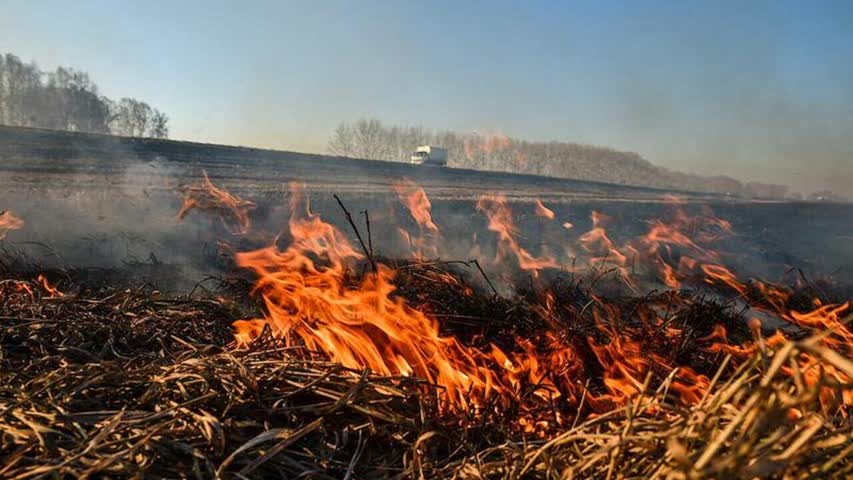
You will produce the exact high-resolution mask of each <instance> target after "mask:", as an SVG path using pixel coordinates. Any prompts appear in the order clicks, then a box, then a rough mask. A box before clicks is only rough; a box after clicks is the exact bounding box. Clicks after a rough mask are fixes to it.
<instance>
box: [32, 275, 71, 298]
mask: <svg viewBox="0 0 853 480" xmlns="http://www.w3.org/2000/svg"><path fill="white" fill-rule="evenodd" d="M36 280H37V281H38V282H39V283H40V284H41V286H42V288H44V290H45V291H46V292H47V293H49V294H50V295H51V296H54V297H64V296H65V294H64V293H62V292H60V291H59V290H58V289H57V288H56V287H54V286H53V285H51V284H50V282H48V280H47V277H46V276H45V275H44V274H39V276H38V277H37V278H36Z"/></svg>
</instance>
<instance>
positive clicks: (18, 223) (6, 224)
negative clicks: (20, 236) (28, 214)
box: [0, 211, 24, 240]
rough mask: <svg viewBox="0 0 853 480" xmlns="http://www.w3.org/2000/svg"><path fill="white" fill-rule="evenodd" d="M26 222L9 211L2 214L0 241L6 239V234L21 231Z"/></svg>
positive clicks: (0, 215)
mask: <svg viewBox="0 0 853 480" xmlns="http://www.w3.org/2000/svg"><path fill="white" fill-rule="evenodd" d="M23 226H24V221H23V220H21V219H20V218H18V217H16V216H15V214H14V213H12V212H9V211H4V212H0V240H3V239H4V238H6V234H7V233H9V232H10V231H12V230H20V229H21V227H23Z"/></svg>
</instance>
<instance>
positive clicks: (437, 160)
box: [411, 145, 447, 167]
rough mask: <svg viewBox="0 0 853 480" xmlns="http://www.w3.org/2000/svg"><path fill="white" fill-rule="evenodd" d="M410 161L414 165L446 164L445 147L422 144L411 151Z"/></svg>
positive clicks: (442, 165)
mask: <svg viewBox="0 0 853 480" xmlns="http://www.w3.org/2000/svg"><path fill="white" fill-rule="evenodd" d="M411 161H412V163H413V164H415V165H430V166H434V167H446V166H447V149H446V148H441V147H434V146H432V145H422V146H420V147H418V148H416V149H415V151H414V153H412V158H411Z"/></svg>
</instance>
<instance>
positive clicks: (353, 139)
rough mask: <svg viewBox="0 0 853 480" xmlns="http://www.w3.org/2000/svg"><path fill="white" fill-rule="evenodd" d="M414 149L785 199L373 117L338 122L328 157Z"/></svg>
mask: <svg viewBox="0 0 853 480" xmlns="http://www.w3.org/2000/svg"><path fill="white" fill-rule="evenodd" d="M418 145H437V146H441V147H445V148H447V149H448V156H449V161H448V165H450V166H453V167H460V168H471V169H476V170H494V171H503V172H513V173H527V174H534V175H545V176H550V177H561V178H574V179H580V180H591V181H598V182H607V183H616V184H622V185H636V186H644V187H657V188H665V189H675V190H686V191H693V192H714V193H722V194H728V195H732V196H738V197H750V198H774V199H782V198H790V197H796V195H791V194H790V193H789V190H788V187H787V186H785V185H773V184H765V183H757V182H750V183H741V182H739V181H737V180H735V179H733V178H730V177H725V176H717V177H705V176H700V175H692V174H687V173H681V172H676V171H672V170H668V169H666V168H662V167H658V166H655V165H653V164H652V163H651V162H649V161H648V160H645V159H644V158H643V157H641V156H640V155H639V154H637V153H634V152H622V151H618V150H613V149H610V148H604V147H596V146H591V145H581V144H577V143H569V142H528V141H524V140H518V139H515V138H508V137H505V136H501V135H482V134H475V133H456V132H432V131H429V130H426V129H424V128H421V127H400V126H389V125H383V124H382V123H381V122H380V121H379V120H376V119H361V120H358V121H356V122H352V123H342V124H340V125H339V126H338V128H337V129H336V130H335V133H334V134H333V135H332V139H331V140H330V142H329V147H328V148H329V153H331V154H333V155H340V156H346V157H355V158H368V159H374V160H388V161H408V159H409V156H410V155H411V152H412V151H414V149H415V147H417V146H418Z"/></svg>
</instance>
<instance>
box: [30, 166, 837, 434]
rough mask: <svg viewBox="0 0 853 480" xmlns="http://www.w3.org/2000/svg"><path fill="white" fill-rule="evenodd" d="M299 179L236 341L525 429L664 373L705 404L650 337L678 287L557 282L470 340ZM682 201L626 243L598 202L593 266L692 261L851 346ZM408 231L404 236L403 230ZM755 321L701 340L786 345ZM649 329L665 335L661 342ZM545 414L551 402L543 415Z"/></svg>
mask: <svg viewBox="0 0 853 480" xmlns="http://www.w3.org/2000/svg"><path fill="white" fill-rule="evenodd" d="M292 190H293V195H291V197H290V209H291V212H292V214H291V217H290V220H289V223H288V226H289V231H290V237H291V238H292V240H291V242H290V244H289V245H288V246H287V247H286V248H284V249H281V248H279V247H278V246H276V245H270V246H268V247H265V248H261V249H258V250H254V251H249V252H242V253H237V254H236V255H235V256H236V261H237V264H238V265H240V266H241V267H243V268H246V269H249V270H250V271H252V272H253V273H254V274H255V275H256V276H257V281H256V283H255V288H254V292H255V293H256V294H258V295H259V296H260V297H261V298H262V300H263V303H264V306H265V313H264V315H263V317H262V318H254V319H246V320H240V321H237V322H235V323H234V328H235V331H236V333H235V338H236V340H237V342H238V343H239V344H240V345H246V344H249V343H250V342H252V341H253V340H254V339H256V338H258V337H259V336H261V335H262V334H263V333H264V332H265V331H268V332H269V334H271V335H273V336H274V337H277V338H280V339H282V340H283V341H284V342H285V343H286V344H287V345H289V346H299V347H304V350H303V351H304V352H305V354H310V355H313V354H320V355H322V356H324V357H325V358H328V359H329V360H331V361H334V362H337V363H340V364H341V365H343V366H344V367H347V368H349V369H354V370H360V371H364V370H370V371H371V372H374V373H377V374H381V375H386V376H396V377H416V378H419V379H422V380H424V381H425V382H428V383H429V384H430V385H433V386H435V387H437V389H438V390H437V391H438V393H439V400H440V409H442V410H446V411H469V412H472V413H473V414H474V417H477V416H478V415H487V414H488V413H489V411H494V410H499V409H501V408H504V407H509V406H512V407H513V408H517V410H516V411H517V412H518V426H519V428H521V429H522V430H523V431H526V432H540V433H541V432H542V431H545V430H549V429H551V428H554V427H561V426H565V425H564V424H563V423H562V422H563V417H562V416H561V415H562V414H561V413H560V408H556V407H555V405H556V402H559V405H561V407H565V406H577V405H579V403H580V402H581V400H580V399H581V398H586V399H588V405H590V407H591V408H592V409H593V410H594V411H599V412H600V411H605V410H608V409H612V408H613V407H614V406H618V405H625V404H626V403H628V402H630V401H631V399H632V398H634V397H636V396H637V395H639V394H641V392H642V391H643V389H644V388H645V383H646V381H647V379H649V378H656V379H658V381H660V380H661V379H663V378H664V377H665V376H666V375H671V379H670V384H669V386H670V388H671V391H672V392H674V394H675V395H677V397H678V398H680V399H681V401H682V402H685V403H694V402H698V401H700V400H701V399H702V398H703V397H704V395H705V394H706V393H707V392H708V389H709V388H710V384H711V382H710V380H709V378H708V377H707V376H705V375H703V374H701V373H699V372H697V371H695V370H693V369H691V368H690V367H688V366H687V365H684V364H681V363H679V362H681V361H682V360H679V359H678V356H677V355H674V354H673V353H672V352H674V351H675V350H677V349H675V348H673V349H672V352H669V353H668V352H667V351H666V349H662V350H661V349H658V350H656V349H655V348H653V346H654V345H655V343H656V342H664V346H665V345H666V344H665V342H667V341H669V342H680V341H682V339H683V338H685V337H684V333H685V332H684V331H683V330H682V328H683V327H678V326H676V325H674V322H671V321H670V319H668V318H666V316H667V315H668V314H667V313H664V312H667V311H669V310H670V308H671V307H672V305H673V304H677V305H680V306H682V307H688V306H690V304H691V302H692V301H693V300H691V298H692V297H691V296H690V295H689V294H685V293H682V292H677V291H675V292H671V293H670V294H668V295H667V296H666V297H665V298H661V299H659V300H648V301H647V303H642V304H639V305H635V306H633V307H631V308H630V309H629V308H625V309H624V310H623V306H622V305H621V304H619V303H617V302H607V301H604V300H603V299H600V298H598V297H595V296H593V300H592V301H591V302H590V303H589V304H588V305H586V306H584V307H583V309H582V310H580V311H575V310H572V308H571V307H567V306H565V305H564V306H561V307H558V302H557V297H556V296H555V294H554V292H547V294H545V295H544V299H543V300H542V304H541V305H539V306H537V307H535V308H536V309H537V310H536V311H537V312H540V314H541V319H543V320H544V321H545V325H544V326H543V327H542V329H540V330H537V331H533V332H526V333H525V335H524V336H523V337H522V336H519V335H517V334H516V335H514V336H511V337H510V339H509V340H507V339H505V338H504V339H501V340H500V344H498V343H497V340H495V341H494V342H491V343H489V342H485V341H478V342H471V341H463V340H460V339H459V338H457V337H455V336H452V335H450V334H448V333H447V332H446V331H443V328H442V324H441V323H440V322H439V321H438V320H437V319H436V317H434V316H432V315H431V314H430V313H429V312H428V311H425V310H422V309H419V308H415V307H414V306H413V305H412V304H409V303H408V302H407V301H406V300H405V299H404V298H403V297H402V296H401V295H399V294H398V292H397V287H396V285H395V280H397V276H398V273H397V272H396V271H395V270H393V269H392V268H390V267H389V266H387V265H384V264H382V263H378V264H377V270H376V272H375V273H374V274H369V275H365V276H363V278H360V279H359V277H357V276H356V275H354V274H353V272H354V271H356V270H357V267H358V265H359V264H360V262H363V261H364V260H365V259H364V256H363V254H362V253H360V252H359V251H358V250H357V249H355V248H354V247H353V245H352V244H351V242H350V241H349V240H348V238H347V237H346V235H345V234H343V233H342V232H341V231H340V230H338V229H337V228H336V227H335V226H333V225H331V224H329V223H326V222H324V221H323V220H322V219H321V218H320V216H319V215H316V214H314V213H312V212H311V209H310V205H309V203H308V201H307V197H305V195H304V194H303V192H302V190H301V188H300V187H299V186H298V185H294V186H292ZM395 191H396V192H397V194H398V196H399V198H400V200H401V202H403V203H404V205H406V207H407V208H408V210H409V212H410V213H411V214H412V217H413V218H414V219H415V221H416V222H417V223H418V225H419V227H420V228H421V230H422V233H430V234H433V233H434V234H435V235H438V234H439V233H440V230H439V229H438V226H437V225H436V224H435V222H434V221H433V218H432V213H431V205H430V202H429V199H428V198H427V196H426V194H425V193H424V192H423V190H422V189H421V188H420V187H418V186H417V185H415V184H413V183H410V182H409V183H403V184H400V185H398V186H395ZM225 193H227V192H225ZM229 195H230V194H229ZM226 198H228V197H226ZM233 198H236V197H233ZM477 207H478V209H479V210H480V211H481V212H483V213H484V214H485V215H486V216H487V217H488V220H489V230H490V231H492V232H495V233H496V234H497V235H498V250H499V252H498V258H497V259H496V261H500V260H502V259H504V258H506V257H510V258H514V259H515V260H516V261H517V262H518V264H519V266H520V267H521V268H522V269H523V270H528V271H531V272H532V273H533V274H534V275H535V274H537V273H538V272H539V271H540V270H542V269H545V268H554V267H556V266H557V262H556V260H555V259H553V258H551V257H542V258H539V257H535V256H533V255H532V254H531V253H530V252H528V251H527V250H525V249H524V248H522V247H521V246H520V244H519V241H518V235H519V231H518V227H517V225H516V224H515V222H514V219H513V215H512V211H511V210H510V209H509V207H508V205H507V203H506V199H505V198H504V197H501V196H484V197H481V198H480V199H479V201H478V204H477ZM679 212H680V207H679V209H678V210H677V212H676V215H675V218H674V220H673V221H672V222H669V223H664V222H651V223H650V227H649V231H648V232H647V234H646V235H643V236H641V237H638V238H635V239H633V240H631V241H628V242H626V243H625V244H623V245H621V246H619V245H617V243H616V242H615V241H614V240H612V239H611V237H610V236H609V235H608V233H607V231H606V228H605V227H606V225H607V224H608V222H610V221H611V219H609V218H608V217H606V216H605V215H602V214H600V213H598V212H594V213H593V217H592V220H593V228H592V229H591V230H590V231H589V232H587V233H585V234H584V235H582V236H581V237H580V238H579V241H580V242H581V244H582V245H583V246H584V248H585V250H586V251H587V252H588V253H589V254H590V255H591V256H592V259H593V260H592V262H591V264H592V265H595V262H599V263H604V262H608V263H613V264H616V265H618V266H619V267H620V268H621V269H623V270H625V271H626V272H627V267H628V264H629V262H628V258H629V255H631V256H632V257H634V258H638V259H640V260H641V261H643V262H645V263H646V264H647V266H648V267H650V268H652V270H653V271H654V272H657V273H658V274H660V275H662V281H664V282H665V283H666V284H667V285H670V286H671V287H672V288H680V287H681V286H683V284H684V282H686V281H687V280H688V276H687V274H688V273H691V272H694V273H702V274H703V275H704V281H705V282H707V283H722V284H724V285H728V286H730V287H731V288H733V289H734V290H735V291H736V292H738V293H739V294H740V295H741V297H743V299H745V300H746V299H748V294H750V293H752V290H756V291H758V292H760V293H761V295H762V297H761V302H762V304H761V308H762V309H764V310H765V311H767V312H772V313H774V314H775V315H776V317H778V318H780V319H782V320H785V321H787V322H789V323H792V324H796V325H800V326H801V327H803V328H808V329H813V330H819V331H824V332H827V333H826V334H825V335H824V337H823V339H822V341H823V342H824V343H825V344H827V345H830V346H832V347H834V348H836V349H837V350H838V351H848V350H849V345H850V344H851V341H853V338H851V335H852V334H851V331H850V330H849V327H848V326H847V325H846V324H845V323H844V318H845V316H847V315H849V313H850V304H849V302H848V303H844V304H839V305H833V304H826V305H824V304H820V303H819V302H817V303H815V308H814V309H813V310H811V311H806V312H800V311H792V310H789V309H786V305H787V304H788V301H789V300H790V292H788V291H787V290H785V289H784V288H782V287H779V286H777V285H773V284H769V283H761V282H757V281H756V282H753V283H752V285H755V286H756V288H755V289H752V290H751V289H749V288H747V285H746V284H744V283H742V282H741V281H740V280H738V279H737V277H736V275H735V274H734V273H733V272H732V271H731V270H730V269H728V268H727V267H725V266H723V265H721V264H717V263H713V262H712V261H713V260H718V259H719V258H720V256H721V255H720V254H719V253H718V252H716V251H714V250H713V249H712V248H709V246H708V245H709V244H710V243H712V242H713V241H714V240H715V239H716V238H718V237H719V236H720V235H725V234H727V231H728V230H729V228H730V225H728V223H727V222H723V221H718V220H717V219H715V217H710V216H707V215H706V216H704V217H690V216H688V215H686V214H682V213H679ZM691 232H692V234H691ZM401 234H403V235H408V233H407V232H405V230H402V231H401ZM626 274H627V273H626ZM433 279H434V280H435V281H438V282H445V283H448V284H450V285H452V286H454V287H457V286H458V287H460V288H463V287H464V288H466V289H467V290H466V291H467V292H468V294H469V295H470V294H471V291H470V288H468V287H465V285H464V284H463V283H461V282H459V280H458V279H456V278H455V277H454V276H452V275H450V274H448V273H443V272H439V273H436V274H435V275H434V277H433ZM39 281H40V282H44V285H43V286H44V288H45V289H46V290H47V289H48V287H49V284H47V282H46V280H44V279H43V278H41V277H40V279H39ZM54 291H55V289H54ZM589 316H591V318H592V319H593V323H592V325H589V322H588V319H589V318H590V317H589ZM585 319H587V320H586V323H582V322H584V321H585ZM621 319H625V320H621ZM710 320H713V319H710ZM575 324H578V325H581V324H583V325H587V327H585V328H584V330H582V331H583V333H582V334H576V333H568V332H569V330H570V329H568V328H566V327H567V325H575ZM749 325H750V327H751V329H752V331H753V335H754V337H755V339H754V341H751V342H750V341H747V342H743V343H742V344H732V343H731V342H730V341H729V339H728V335H727V332H726V329H725V328H724V327H723V326H722V325H719V324H715V325H712V330H711V332H712V333H711V334H709V335H707V336H705V337H702V338H699V339H696V340H694V341H695V342H696V345H697V348H699V349H700V351H702V352H707V353H706V354H730V355H732V357H733V359H735V361H736V362H737V361H746V360H747V359H748V358H749V357H750V356H751V355H752V354H754V353H755V352H757V351H764V349H768V348H778V347H780V346H781V345H782V344H783V343H784V342H786V339H785V336H784V335H783V334H782V332H781V331H777V332H776V333H775V334H773V335H772V336H770V337H769V338H762V331H761V327H760V324H759V322H757V321H756V322H750V324H749ZM650 332H653V333H652V334H650ZM653 338H655V339H656V340H655V341H651V340H652V339H653ZM661 339H663V340H661ZM481 340H483V339H481ZM845 349H847V350H845ZM798 365H799V367H798V369H799V370H800V371H801V372H803V373H804V375H805V378H806V379H807V381H809V382H814V383H815V384H816V383H817V382H820V381H822V378H824V377H822V375H827V376H829V377H831V378H835V379H837V380H838V381H844V382H846V381H848V380H849V379H847V377H846V374H845V372H841V371H835V370H832V369H829V370H826V371H824V370H821V369H820V362H819V361H818V360H816V359H814V358H810V357H809V356H808V355H806V354H803V355H802V356H801V358H800V359H799V360H798ZM791 374H792V375H793V374H794V372H791ZM591 381H595V382H598V386H597V387H595V389H590V388H588V387H587V385H588V384H589V383H590V382H591ZM831 390H832V389H830V388H829V387H827V388H824V389H823V390H822V393H821V395H820V400H821V401H822V402H824V404H825V405H834V404H838V403H839V402H842V403H845V404H848V405H849V404H851V403H853V394H851V392H842V393H838V392H835V391H831ZM833 402H834V403H833ZM542 412H548V414H547V415H548V416H547V418H546V417H544V416H543V414H542Z"/></svg>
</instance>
